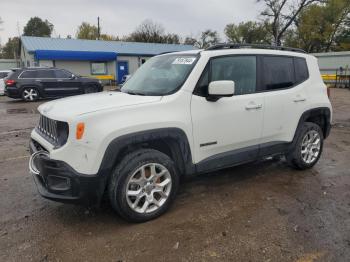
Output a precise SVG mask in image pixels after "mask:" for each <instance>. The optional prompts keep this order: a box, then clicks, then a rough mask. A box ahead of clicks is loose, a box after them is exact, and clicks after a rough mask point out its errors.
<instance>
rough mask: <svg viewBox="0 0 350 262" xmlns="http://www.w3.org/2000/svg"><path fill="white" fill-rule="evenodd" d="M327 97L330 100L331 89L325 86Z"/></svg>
mask: <svg viewBox="0 0 350 262" xmlns="http://www.w3.org/2000/svg"><path fill="white" fill-rule="evenodd" d="M327 96H328V98H331V89H330V88H329V87H328V86H327Z"/></svg>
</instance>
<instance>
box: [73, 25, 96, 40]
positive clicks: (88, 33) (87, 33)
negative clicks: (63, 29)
mask: <svg viewBox="0 0 350 262" xmlns="http://www.w3.org/2000/svg"><path fill="white" fill-rule="evenodd" d="M75 36H76V38H78V39H89V40H96V39H97V38H98V28H97V26H95V25H90V24H89V23H86V22H83V23H82V24H81V25H80V26H79V27H78V31H77V33H76V35H75Z"/></svg>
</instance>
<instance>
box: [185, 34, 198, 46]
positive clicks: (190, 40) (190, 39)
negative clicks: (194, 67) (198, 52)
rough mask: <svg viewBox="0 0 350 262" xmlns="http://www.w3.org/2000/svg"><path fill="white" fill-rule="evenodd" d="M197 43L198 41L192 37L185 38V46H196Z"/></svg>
mask: <svg viewBox="0 0 350 262" xmlns="http://www.w3.org/2000/svg"><path fill="white" fill-rule="evenodd" d="M196 43H197V39H196V38H194V37H192V36H187V37H186V38H185V41H184V44H185V45H193V46H194V45H195V44H196Z"/></svg>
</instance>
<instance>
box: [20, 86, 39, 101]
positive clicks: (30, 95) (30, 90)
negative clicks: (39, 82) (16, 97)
mask: <svg viewBox="0 0 350 262" xmlns="http://www.w3.org/2000/svg"><path fill="white" fill-rule="evenodd" d="M22 99H23V100H24V101H36V100H38V99H39V92H38V90H37V89H36V88H34V87H26V88H24V89H23V91H22Z"/></svg>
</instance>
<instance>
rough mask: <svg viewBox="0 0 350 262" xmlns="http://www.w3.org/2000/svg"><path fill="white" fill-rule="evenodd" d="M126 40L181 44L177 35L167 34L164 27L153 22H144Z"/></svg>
mask: <svg viewBox="0 0 350 262" xmlns="http://www.w3.org/2000/svg"><path fill="white" fill-rule="evenodd" d="M125 40H127V41H131V42H144V43H167V44H178V43H180V37H179V36H178V35H177V34H165V29H164V27H163V26H162V25H161V24H158V23H155V22H153V21H152V20H145V21H143V22H142V23H141V24H140V25H139V26H138V27H137V28H136V29H135V31H134V32H132V33H131V34H130V35H129V36H128V37H126V39H125Z"/></svg>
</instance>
